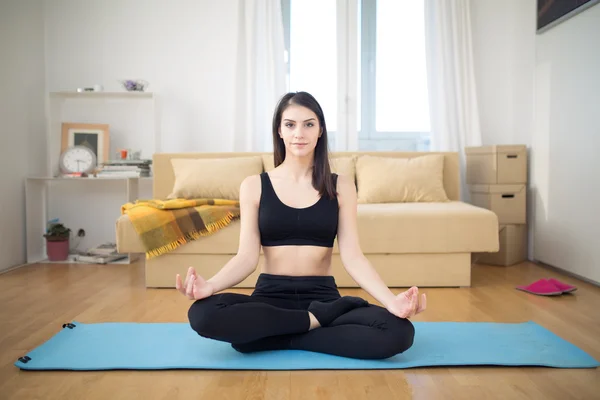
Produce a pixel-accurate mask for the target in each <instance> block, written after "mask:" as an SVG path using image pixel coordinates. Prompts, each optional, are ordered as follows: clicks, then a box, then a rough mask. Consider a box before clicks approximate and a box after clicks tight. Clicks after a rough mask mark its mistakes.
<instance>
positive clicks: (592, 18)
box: [532, 5, 600, 282]
mask: <svg viewBox="0 0 600 400" xmlns="http://www.w3.org/2000/svg"><path fill="white" fill-rule="evenodd" d="M598 38H600V5H595V6H593V7H591V8H590V9H588V10H586V11H584V12H583V13H581V14H578V15H576V16H574V17H573V18H571V19H569V20H567V21H565V22H563V23H561V24H559V25H557V26H555V27H553V28H552V29H550V30H548V31H546V32H544V33H543V34H541V35H538V36H537V37H536V95H535V98H536V102H535V105H536V109H535V119H536V125H535V129H534V131H533V138H532V147H533V154H532V180H533V182H534V185H533V191H534V195H535V198H534V201H533V203H532V204H533V210H532V211H533V214H534V224H535V232H534V238H535V239H534V240H535V242H534V247H533V250H534V257H535V258H536V259H538V260H540V261H542V262H545V263H547V264H550V265H554V266H556V267H559V268H564V269H566V270H568V271H570V272H573V273H575V274H578V275H581V276H583V277H586V278H588V279H591V280H594V281H596V282H600V213H599V205H600V157H599V155H598V154H599V153H598V152H599V150H600V112H599V110H600V109H599V105H600V74H599V73H598V71H600V49H599V47H598Z"/></svg>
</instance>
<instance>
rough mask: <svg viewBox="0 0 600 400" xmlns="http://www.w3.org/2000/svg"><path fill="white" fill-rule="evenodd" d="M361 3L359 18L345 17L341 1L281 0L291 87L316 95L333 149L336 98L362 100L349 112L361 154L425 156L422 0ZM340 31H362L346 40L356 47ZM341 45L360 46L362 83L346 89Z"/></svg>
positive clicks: (427, 133)
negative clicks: (421, 153)
mask: <svg viewBox="0 0 600 400" xmlns="http://www.w3.org/2000/svg"><path fill="white" fill-rule="evenodd" d="M356 1H357V6H358V7H357V8H356V10H357V11H356V12H355V14H354V15H349V16H348V17H347V20H340V19H338V18H339V16H340V15H345V14H344V12H340V10H338V7H339V4H338V2H337V1H336V0H282V6H283V10H284V25H285V32H286V52H287V55H288V58H287V60H288V73H289V75H288V89H289V90H291V91H296V90H306V91H308V92H311V93H313V94H314V95H315V97H316V98H317V99H318V100H319V102H321V103H322V104H321V105H322V106H323V109H324V111H325V115H326V118H327V123H328V130H329V131H330V132H331V133H332V134H331V135H330V141H331V144H332V146H331V148H332V149H335V135H336V134H338V133H339V132H337V129H338V126H340V124H339V123H338V121H339V116H342V115H343V114H342V113H340V114H338V111H340V110H339V107H338V104H339V100H338V99H340V98H346V96H347V97H348V98H351V99H356V104H357V107H356V112H355V114H353V115H349V117H350V118H353V119H354V118H355V121H356V131H355V132H348V134H349V135H354V136H356V139H357V140H356V141H355V143H357V149H358V150H365V151H378V150H382V151H390V150H398V151H427V150H429V140H430V139H429V138H430V121H429V105H428V92H427V70H426V62H425V24H424V12H423V11H424V10H423V7H424V0H356ZM346 11H347V10H346ZM340 26H342V27H344V28H347V31H352V32H356V35H349V36H348V37H354V36H355V37H356V38H357V41H356V43H349V42H348V40H347V39H348V37H344V38H342V39H341V40H338V36H337V35H338V30H339V28H340ZM344 41H346V42H344ZM343 46H348V47H350V46H356V52H355V54H356V55H357V56H356V59H355V60H354V62H355V65H354V66H353V67H354V69H355V70H356V71H357V76H356V82H354V84H353V85H348V87H340V84H339V83H338V75H339V71H340V67H343V66H340V65H339V64H338V62H337V60H338V49H340V48H342V47H343ZM351 54H354V52H351ZM342 150H346V149H342ZM348 150H352V149H348Z"/></svg>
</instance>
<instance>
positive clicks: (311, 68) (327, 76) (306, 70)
mask: <svg viewBox="0 0 600 400" xmlns="http://www.w3.org/2000/svg"><path fill="white" fill-rule="evenodd" d="M285 3H287V4H285ZM336 3H337V0H287V1H286V2H284V5H283V7H282V8H283V12H284V15H285V14H286V13H287V15H286V16H284V23H285V22H286V21H287V23H285V26H286V29H285V31H286V40H285V41H286V60H287V62H288V82H287V83H288V90H289V91H294V92H295V91H305V92H309V93H310V94H312V95H313V96H315V98H316V99H317V100H318V101H319V104H320V105H321V108H323V112H324V113H325V117H326V123H327V131H328V133H329V134H330V136H333V135H334V134H335V131H336V130H337V113H338V107H337V98H338V88H337V40H336V29H337V25H336V13H337V10H336ZM290 28H291V29H290Z"/></svg>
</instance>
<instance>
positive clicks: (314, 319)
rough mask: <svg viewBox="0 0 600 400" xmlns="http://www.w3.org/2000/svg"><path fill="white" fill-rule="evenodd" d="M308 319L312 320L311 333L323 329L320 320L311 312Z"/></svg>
mask: <svg viewBox="0 0 600 400" xmlns="http://www.w3.org/2000/svg"><path fill="white" fill-rule="evenodd" d="M308 318H310V328H308V330H309V331H312V330H313V329H316V328H320V327H321V324H319V320H318V319H317V317H315V316H314V315H313V313H311V312H310V311H309V312H308Z"/></svg>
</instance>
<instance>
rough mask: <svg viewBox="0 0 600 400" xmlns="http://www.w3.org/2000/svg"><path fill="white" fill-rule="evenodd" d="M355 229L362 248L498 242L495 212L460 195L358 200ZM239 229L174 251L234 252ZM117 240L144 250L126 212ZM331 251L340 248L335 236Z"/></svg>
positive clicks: (424, 248)
mask: <svg viewBox="0 0 600 400" xmlns="http://www.w3.org/2000/svg"><path fill="white" fill-rule="evenodd" d="M358 231H359V236H360V244H361V248H362V250H363V252H364V253H365V254H374V253H379V254H386V253H391V254H396V253H466V252H488V251H490V252H495V251H498V248H499V237H498V218H497V216H496V214H494V213H493V212H492V211H489V210H486V209H483V208H479V207H475V206H473V205H470V204H467V203H463V202H460V201H450V202H443V203H387V204H359V205H358ZM239 234H240V221H234V222H232V223H231V224H230V225H229V226H228V227H226V228H225V229H222V230H220V231H218V232H216V233H215V234H213V235H211V236H207V237H203V238H201V239H198V240H196V241H194V242H192V243H188V244H186V245H184V246H182V247H180V248H178V249H177V250H175V251H173V252H172V254H176V253H181V254H186V253H187V254H194V253H203V254H235V253H236V251H237V249H238V243H239ZM117 245H118V248H119V251H122V252H132V253H138V252H143V251H144V249H143V246H142V244H141V242H140V240H139V238H138V236H137V234H136V233H135V231H134V229H133V226H132V225H131V222H130V221H129V219H128V217H127V215H122V216H121V217H120V218H119V219H118V220H117ZM334 252H336V253H338V252H339V250H338V247H337V240H336V243H335V247H334ZM398 268H401V266H398Z"/></svg>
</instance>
